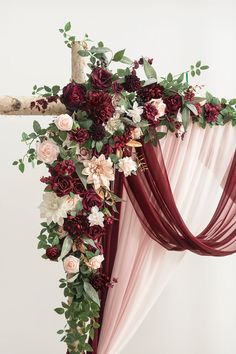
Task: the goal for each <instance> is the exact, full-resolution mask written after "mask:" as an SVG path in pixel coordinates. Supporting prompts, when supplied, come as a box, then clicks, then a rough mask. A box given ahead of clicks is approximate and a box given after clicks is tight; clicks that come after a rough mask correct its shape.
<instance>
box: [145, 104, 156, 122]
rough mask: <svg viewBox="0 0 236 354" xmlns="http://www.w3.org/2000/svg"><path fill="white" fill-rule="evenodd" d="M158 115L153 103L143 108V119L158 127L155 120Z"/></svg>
mask: <svg viewBox="0 0 236 354" xmlns="http://www.w3.org/2000/svg"><path fill="white" fill-rule="evenodd" d="M157 115H158V110H157V108H156V107H155V106H154V105H153V104H152V103H146V104H145V105H144V107H143V118H144V119H146V120H147V121H149V122H150V123H151V124H152V125H153V124H154V125H156V124H155V123H156V121H155V118H156V116H157Z"/></svg>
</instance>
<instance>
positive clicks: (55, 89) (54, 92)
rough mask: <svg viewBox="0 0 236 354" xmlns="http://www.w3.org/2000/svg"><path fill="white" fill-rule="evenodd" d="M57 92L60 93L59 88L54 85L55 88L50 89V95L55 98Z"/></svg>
mask: <svg viewBox="0 0 236 354" xmlns="http://www.w3.org/2000/svg"><path fill="white" fill-rule="evenodd" d="M59 91H60V86H58V85H55V86H53V87H52V93H53V95H54V96H56V95H57V94H58V92H59Z"/></svg>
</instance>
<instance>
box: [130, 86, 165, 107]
mask: <svg viewBox="0 0 236 354" xmlns="http://www.w3.org/2000/svg"><path fill="white" fill-rule="evenodd" d="M163 92H164V87H163V86H162V85H159V84H152V85H148V86H144V87H142V88H141V89H140V90H139V91H138V93H137V94H138V101H139V102H140V103H142V104H144V103H145V102H148V101H150V100H151V99H153V98H154V99H157V98H161V97H162V96H163Z"/></svg>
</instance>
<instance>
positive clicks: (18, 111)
mask: <svg viewBox="0 0 236 354" xmlns="http://www.w3.org/2000/svg"><path fill="white" fill-rule="evenodd" d="M80 49H83V43H81V42H78V41H76V42H74V43H73V44H72V48H71V72H72V75H71V81H75V82H77V83H83V82H85V79H86V74H85V64H86V63H85V59H84V58H83V57H81V56H80V55H79V54H78V51H79V50H80ZM40 101H42V102H43V101H46V97H43V96H29V97H24V96H22V97H12V96H0V115H4V116H31V115H38V116H39V115H44V116H51V115H60V114H64V113H66V112H67V110H66V107H65V106H64V104H63V103H61V101H60V100H59V99H58V100H57V101H56V102H48V103H47V107H45V108H42V109H40V110H39V109H38V106H39V105H38V104H37V102H40ZM32 102H34V103H35V105H32Z"/></svg>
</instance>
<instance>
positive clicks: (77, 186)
mask: <svg viewBox="0 0 236 354" xmlns="http://www.w3.org/2000/svg"><path fill="white" fill-rule="evenodd" d="M84 191H85V188H84V185H83V183H82V182H81V180H80V178H78V177H73V189H72V192H73V193H74V194H82V193H83V192H84Z"/></svg>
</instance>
